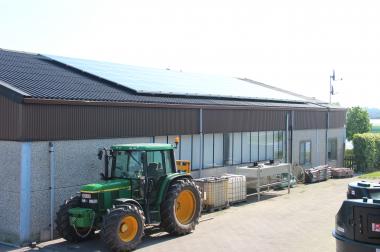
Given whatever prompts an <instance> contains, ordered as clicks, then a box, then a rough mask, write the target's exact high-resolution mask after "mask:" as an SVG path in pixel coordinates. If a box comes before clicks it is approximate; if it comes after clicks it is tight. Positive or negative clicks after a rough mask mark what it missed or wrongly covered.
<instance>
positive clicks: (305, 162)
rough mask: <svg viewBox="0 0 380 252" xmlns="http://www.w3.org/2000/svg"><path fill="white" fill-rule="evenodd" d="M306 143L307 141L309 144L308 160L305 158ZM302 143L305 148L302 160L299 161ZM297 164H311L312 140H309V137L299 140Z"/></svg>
mask: <svg viewBox="0 0 380 252" xmlns="http://www.w3.org/2000/svg"><path fill="white" fill-rule="evenodd" d="M307 143H309V144H310V155H309V156H310V158H309V160H308V162H307V161H306V160H307V159H306V153H307V152H306V144H307ZM302 145H304V146H305V148H304V157H303V160H304V161H303V162H301V156H302V154H301V153H302V149H303V148H302ZM299 164H300V165H304V166H309V165H311V164H312V142H311V140H310V139H309V140H302V141H300V145H299Z"/></svg>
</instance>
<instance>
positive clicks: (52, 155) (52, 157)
mask: <svg viewBox="0 0 380 252" xmlns="http://www.w3.org/2000/svg"><path fill="white" fill-rule="evenodd" d="M49 166H50V240H53V239H54V203H55V179H54V178H55V149H54V144H53V143H52V142H49Z"/></svg>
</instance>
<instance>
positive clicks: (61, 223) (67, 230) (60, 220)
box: [55, 196, 94, 242]
mask: <svg viewBox="0 0 380 252" xmlns="http://www.w3.org/2000/svg"><path fill="white" fill-rule="evenodd" d="M79 206H80V197H79V196H75V197H71V198H70V199H69V200H66V201H65V203H64V204H63V205H61V206H60V207H59V210H58V212H57V218H56V220H55V223H56V225H57V231H58V234H59V235H60V236H61V237H63V238H64V239H65V240H67V241H69V242H80V241H84V240H87V239H89V238H91V237H92V236H93V235H94V231H93V230H89V229H77V230H75V229H74V228H73V227H72V226H71V225H70V216H69V210H70V209H71V208H74V207H79Z"/></svg>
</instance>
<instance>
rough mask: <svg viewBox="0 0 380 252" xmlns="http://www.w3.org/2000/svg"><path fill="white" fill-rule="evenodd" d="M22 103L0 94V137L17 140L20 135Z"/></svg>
mask: <svg viewBox="0 0 380 252" xmlns="http://www.w3.org/2000/svg"><path fill="white" fill-rule="evenodd" d="M21 111H22V104H20V103H16V102H14V101H12V100H10V99H7V98H5V97H4V96H0V139H1V140H17V139H18V138H19V137H20V135H21V123H22V122H21V116H20V115H21Z"/></svg>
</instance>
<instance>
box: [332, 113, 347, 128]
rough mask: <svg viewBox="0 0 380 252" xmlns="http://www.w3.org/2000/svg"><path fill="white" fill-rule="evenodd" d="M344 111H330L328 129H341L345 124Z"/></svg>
mask: <svg viewBox="0 0 380 252" xmlns="http://www.w3.org/2000/svg"><path fill="white" fill-rule="evenodd" d="M346 112H347V111H346V110H340V111H330V125H329V128H343V127H344V126H345V124H346Z"/></svg>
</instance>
